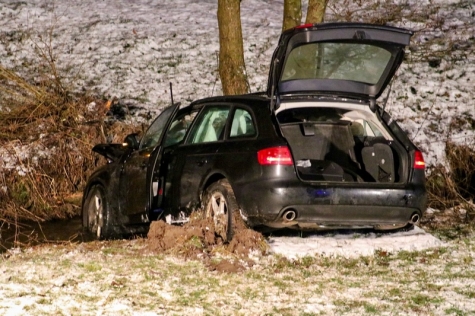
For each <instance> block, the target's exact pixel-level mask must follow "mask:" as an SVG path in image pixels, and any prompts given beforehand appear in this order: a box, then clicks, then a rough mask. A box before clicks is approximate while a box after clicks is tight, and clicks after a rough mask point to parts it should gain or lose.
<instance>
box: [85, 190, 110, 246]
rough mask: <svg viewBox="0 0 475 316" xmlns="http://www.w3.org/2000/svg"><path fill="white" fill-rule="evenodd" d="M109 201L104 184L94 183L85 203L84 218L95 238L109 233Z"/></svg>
mask: <svg viewBox="0 0 475 316" xmlns="http://www.w3.org/2000/svg"><path fill="white" fill-rule="evenodd" d="M108 215H109V214H108V203H107V198H106V195H105V190H104V187H103V186H102V185H99V184H97V185H94V186H93V187H92V188H91V189H90V190H89V193H88V194H87V197H86V200H85V202H84V205H83V218H84V225H86V229H87V230H88V231H89V232H91V233H93V234H94V238H95V239H104V238H106V237H107V235H108V233H109V232H108V231H109V226H108Z"/></svg>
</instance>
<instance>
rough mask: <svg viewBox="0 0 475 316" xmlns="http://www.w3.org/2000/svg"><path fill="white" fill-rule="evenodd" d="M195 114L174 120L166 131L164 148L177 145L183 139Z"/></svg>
mask: <svg viewBox="0 0 475 316" xmlns="http://www.w3.org/2000/svg"><path fill="white" fill-rule="evenodd" d="M196 113H197V112H194V113H191V114H187V115H184V116H180V117H178V118H176V119H175V120H174V121H173V122H172V124H171V125H170V128H169V129H168V131H167V135H166V138H165V147H168V146H171V145H175V144H178V143H179V142H181V141H182V140H183V138H184V137H185V134H186V131H187V130H188V127H190V126H191V123H192V122H193V119H194V118H195V116H196Z"/></svg>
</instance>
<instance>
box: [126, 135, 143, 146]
mask: <svg viewBox="0 0 475 316" xmlns="http://www.w3.org/2000/svg"><path fill="white" fill-rule="evenodd" d="M139 145H140V142H139V139H138V134H137V133H133V134H129V135H127V136H125V139H124V146H127V147H129V148H131V149H133V150H137V149H139Z"/></svg>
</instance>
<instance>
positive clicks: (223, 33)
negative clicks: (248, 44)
mask: <svg viewBox="0 0 475 316" xmlns="http://www.w3.org/2000/svg"><path fill="white" fill-rule="evenodd" d="M240 3H241V1H240V0H218V27H219V76H220V78H221V84H222V86H223V93H224V94H225V95H232V94H244V93H247V92H248V84H247V81H246V79H247V78H246V68H245V64H244V49H243V43H242V30H241V7H240Z"/></svg>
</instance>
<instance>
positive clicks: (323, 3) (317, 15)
mask: <svg viewBox="0 0 475 316" xmlns="http://www.w3.org/2000/svg"><path fill="white" fill-rule="evenodd" d="M327 3H328V0H308V9H307V18H306V19H305V23H322V22H323V20H324V18H325V10H326V9H327Z"/></svg>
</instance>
